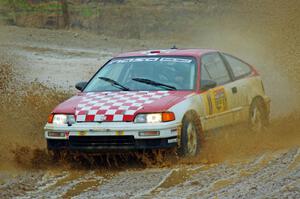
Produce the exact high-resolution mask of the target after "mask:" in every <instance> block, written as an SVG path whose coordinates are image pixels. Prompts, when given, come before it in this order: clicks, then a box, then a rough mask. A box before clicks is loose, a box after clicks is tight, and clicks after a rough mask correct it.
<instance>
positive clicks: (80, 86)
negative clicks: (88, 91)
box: [75, 82, 87, 91]
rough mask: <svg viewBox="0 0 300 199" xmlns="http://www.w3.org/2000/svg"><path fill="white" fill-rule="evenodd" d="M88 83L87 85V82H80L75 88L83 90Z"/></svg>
mask: <svg viewBox="0 0 300 199" xmlns="http://www.w3.org/2000/svg"><path fill="white" fill-rule="evenodd" d="M86 85H87V82H79V83H77V84H76V85H75V88H76V89H78V90H80V91H82V90H83V89H84V88H85V86H86Z"/></svg>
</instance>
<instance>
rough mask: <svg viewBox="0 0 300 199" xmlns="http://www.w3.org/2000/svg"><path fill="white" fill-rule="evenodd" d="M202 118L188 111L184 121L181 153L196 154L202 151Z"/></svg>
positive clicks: (186, 155) (191, 155) (190, 155)
mask: <svg viewBox="0 0 300 199" xmlns="http://www.w3.org/2000/svg"><path fill="white" fill-rule="evenodd" d="M200 133H201V126H200V120H199V118H198V116H197V114H196V113H193V112H189V113H187V114H186V115H185V116H184V118H183V121H182V129H181V143H180V148H179V154H180V155H181V156H184V157H193V156H196V155H197V154H198V153H199V151H200Z"/></svg>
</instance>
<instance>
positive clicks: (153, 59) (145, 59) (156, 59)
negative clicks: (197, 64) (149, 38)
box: [108, 57, 193, 64]
mask: <svg viewBox="0 0 300 199" xmlns="http://www.w3.org/2000/svg"><path fill="white" fill-rule="evenodd" d="M192 61H193V60H192V59H185V58H176V57H138V58H126V59H115V60H112V61H110V62H109V63H108V64H115V63H117V64H120V63H131V62H175V63H191V62H192Z"/></svg>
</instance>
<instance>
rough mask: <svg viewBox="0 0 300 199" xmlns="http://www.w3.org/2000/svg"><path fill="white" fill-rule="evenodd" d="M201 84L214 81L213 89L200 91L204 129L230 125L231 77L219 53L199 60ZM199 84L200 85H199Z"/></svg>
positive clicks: (204, 56)
mask: <svg viewBox="0 0 300 199" xmlns="http://www.w3.org/2000/svg"><path fill="white" fill-rule="evenodd" d="M200 78H201V82H204V81H214V82H215V83H216V86H215V87H214V88H211V89H208V90H206V91H202V99H203V102H204V105H205V108H204V114H205V116H204V119H203V123H204V128H205V130H210V129H214V128H218V127H222V126H225V125H228V124H230V123H231V120H232V111H231V110H232V109H233V108H234V107H233V103H232V101H231V98H230V92H231V87H232V85H231V84H233V82H232V77H231V75H230V73H229V70H228V68H227V66H226V65H225V64H224V62H223V59H222V58H221V56H220V55H219V53H217V52H214V53H208V54H205V55H203V56H202V58H201V77H200ZM200 84H201V83H200Z"/></svg>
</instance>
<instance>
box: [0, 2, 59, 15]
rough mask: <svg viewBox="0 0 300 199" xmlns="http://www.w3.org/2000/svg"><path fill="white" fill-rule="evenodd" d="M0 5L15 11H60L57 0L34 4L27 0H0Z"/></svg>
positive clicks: (56, 12)
mask: <svg viewBox="0 0 300 199" xmlns="http://www.w3.org/2000/svg"><path fill="white" fill-rule="evenodd" d="M0 5H2V6H4V7H6V8H7V9H9V10H11V11H13V12H17V13H20V12H21V13H23V12H26V13H31V12H33V13H55V14H58V13H61V4H60V3H59V2H58V0H53V1H46V2H44V3H35V4H33V3H30V2H29V1H27V0H0Z"/></svg>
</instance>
